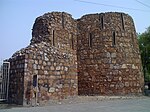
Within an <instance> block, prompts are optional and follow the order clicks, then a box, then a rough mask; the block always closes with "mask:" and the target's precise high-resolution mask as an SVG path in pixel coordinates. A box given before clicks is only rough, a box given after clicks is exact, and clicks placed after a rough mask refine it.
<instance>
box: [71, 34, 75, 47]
mask: <svg viewBox="0 0 150 112" xmlns="http://www.w3.org/2000/svg"><path fill="white" fill-rule="evenodd" d="M71 48H72V49H74V39H73V34H71Z"/></svg>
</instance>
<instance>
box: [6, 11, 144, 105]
mask: <svg viewBox="0 0 150 112" xmlns="http://www.w3.org/2000/svg"><path fill="white" fill-rule="evenodd" d="M9 62H10V82H9V97H8V99H9V102H11V103H16V104H21V105H23V104H29V102H30V101H32V100H33V99H34V98H35V97H36V98H37V100H38V101H39V102H46V101H49V100H61V99H67V98H69V97H76V96H78V95H81V96H85V95H88V96H96V95H97V96H101V95H108V96H110V95H139V94H141V93H142V88H143V84H144V80H143V73H142V65H141V57H140V53H139V47H138V41H137V36H136V31H135V26H134V22H133V19H132V18H131V17H130V16H129V15H128V14H124V13H118V12H107V13H96V14H87V15H84V16H82V17H81V18H80V19H74V18H72V16H71V15H70V14H68V13H66V12H51V13H46V14H44V15H42V16H40V17H37V18H36V20H35V23H34V25H33V29H32V39H31V42H30V45H28V46H27V47H26V48H23V49H21V50H20V51H17V52H16V53H14V54H13V56H12V57H11V58H10V59H9ZM35 92H36V94H34V95H33V93H35Z"/></svg>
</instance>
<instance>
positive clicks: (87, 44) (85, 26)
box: [77, 12, 144, 95]
mask: <svg viewBox="0 0 150 112" xmlns="http://www.w3.org/2000/svg"><path fill="white" fill-rule="evenodd" d="M77 57H78V59H77V60H78V93H79V95H128V94H140V93H141V92H142V90H141V88H142V86H143V82H144V81H143V74H142V68H141V67H142V66H141V58H140V53H139V47H138V42H137V38H136V31H135V26H134V23H133V20H132V18H131V17H130V16H129V15H127V14H124V13H116V12H109V13H100V14H89V15H85V16H83V17H81V19H79V20H78V45H77Z"/></svg>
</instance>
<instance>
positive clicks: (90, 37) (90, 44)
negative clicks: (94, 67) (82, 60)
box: [89, 33, 92, 47]
mask: <svg viewBox="0 0 150 112" xmlns="http://www.w3.org/2000/svg"><path fill="white" fill-rule="evenodd" d="M89 47H92V33H90V34H89Z"/></svg>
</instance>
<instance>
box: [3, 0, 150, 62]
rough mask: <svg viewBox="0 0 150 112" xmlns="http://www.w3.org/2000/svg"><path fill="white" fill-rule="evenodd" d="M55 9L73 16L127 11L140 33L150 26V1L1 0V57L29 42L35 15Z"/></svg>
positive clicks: (4, 57)
mask: <svg viewBox="0 0 150 112" xmlns="http://www.w3.org/2000/svg"><path fill="white" fill-rule="evenodd" d="M81 1H87V2H93V3H86V2H81ZM138 1H140V2H142V3H144V4H146V5H143V4H141V3H139V2H138ZM108 5H111V6H108ZM118 6H119V7H120V8H119V7H118ZM127 8H128V9H127ZM52 11H61V12H62V11H65V12H68V13H70V14H72V16H73V17H74V18H80V17H81V16H82V15H85V14H89V13H101V12H110V11H111V12H124V13H128V14H129V15H130V16H132V18H133V19H134V22H135V26H136V31H137V32H138V33H142V32H144V31H145V30H146V28H147V27H148V26H150V0H0V60H2V59H6V58H9V57H11V55H12V54H13V53H14V52H15V51H17V50H20V49H21V48H24V47H26V46H27V45H29V43H30V39H31V38H32V35H31V29H32V26H33V23H34V21H35V19H36V17H38V16H40V15H43V14H44V13H47V12H52Z"/></svg>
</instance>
